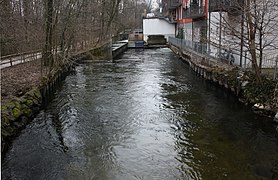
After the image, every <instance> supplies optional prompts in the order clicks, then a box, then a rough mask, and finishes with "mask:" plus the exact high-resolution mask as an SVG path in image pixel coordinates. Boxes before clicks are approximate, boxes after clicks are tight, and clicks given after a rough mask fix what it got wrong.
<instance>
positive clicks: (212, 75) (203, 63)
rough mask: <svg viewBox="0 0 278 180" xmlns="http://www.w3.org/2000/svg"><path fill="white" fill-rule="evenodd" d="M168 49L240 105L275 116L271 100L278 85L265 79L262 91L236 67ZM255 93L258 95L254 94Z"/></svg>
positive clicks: (251, 75) (173, 48)
mask: <svg viewBox="0 0 278 180" xmlns="http://www.w3.org/2000/svg"><path fill="white" fill-rule="evenodd" d="M170 48H171V49H172V50H173V52H174V53H175V54H177V55H179V57H180V58H181V59H182V60H183V61H185V62H187V63H188V64H189V65H190V67H191V68H192V69H193V70H194V71H195V72H196V74H197V75H199V76H201V77H202V78H205V79H206V80H209V81H211V82H213V83H215V84H217V85H219V86H220V87H223V88H224V89H226V90H228V91H230V92H231V93H234V94H235V95H236V96H237V97H238V99H239V101H241V102H243V103H245V104H246V105H250V106H251V107H252V109H253V110H254V112H256V113H258V114H261V115H264V116H268V117H271V118H272V117H274V116H275V114H276V116H278V115H277V112H278V107H277V102H275V98H274V97H273V92H274V90H275V83H277V82H274V81H272V80H268V79H264V82H263V86H262V87H264V88H261V87H260V86H258V85H257V84H256V83H254V81H253V80H254V79H255V78H254V77H253V74H252V72H248V71H242V70H241V69H240V68H239V67H237V66H230V65H228V64H224V63H221V62H217V61H216V60H214V59H207V57H206V56H203V55H200V54H198V53H194V52H193V51H191V50H183V51H180V49H179V48H177V47H175V46H173V45H170ZM273 86H274V87H273ZM272 90H273V91H272ZM258 91H259V92H258ZM257 92H258V94H256V93H257Z"/></svg>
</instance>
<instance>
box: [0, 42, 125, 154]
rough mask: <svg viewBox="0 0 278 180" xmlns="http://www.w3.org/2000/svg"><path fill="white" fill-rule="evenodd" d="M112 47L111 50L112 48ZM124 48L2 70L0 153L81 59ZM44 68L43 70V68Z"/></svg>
mask: <svg viewBox="0 0 278 180" xmlns="http://www.w3.org/2000/svg"><path fill="white" fill-rule="evenodd" d="M111 48H112V51H111ZM126 49H127V43H126V42H118V43H117V44H115V45H114V46H112V47H111V43H105V44H103V45H101V46H98V47H95V48H92V49H89V50H87V51H82V52H79V53H76V54H75V55H73V56H72V57H71V58H70V59H69V60H68V61H67V62H66V63H65V64H64V65H62V66H59V68H55V69H53V70H52V71H48V70H47V69H48V68H47V67H44V66H42V64H41V59H39V60H35V61H30V62H26V63H22V64H17V65H15V66H12V67H7V68H4V69H2V70H1V147H2V148H1V153H2V157H3V154H5V151H6V150H7V149H8V147H9V144H10V142H11V141H12V139H13V138H14V137H15V136H16V135H17V134H18V133H19V132H20V131H21V130H22V129H23V128H24V127H25V126H26V125H27V124H28V123H29V122H30V121H31V120H32V119H33V118H34V117H35V116H36V114H37V113H38V112H39V111H40V109H41V108H42V107H43V106H45V105H47V104H48V103H49V102H50V101H51V99H52V97H53V94H54V92H55V91H56V89H57V87H58V86H60V84H61V82H62V81H63V80H64V79H65V78H66V76H67V75H68V73H69V72H70V71H71V70H72V69H73V68H74V66H75V65H76V64H78V63H81V61H80V60H83V59H108V60H110V59H112V58H117V57H118V56H119V55H120V54H121V53H123V52H124V51H125V50H126ZM42 68H44V69H42Z"/></svg>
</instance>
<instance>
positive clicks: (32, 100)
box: [1, 88, 42, 152]
mask: <svg viewBox="0 0 278 180" xmlns="http://www.w3.org/2000/svg"><path fill="white" fill-rule="evenodd" d="M41 104H42V96H41V93H40V90H39V89H38V88H34V89H32V90H31V91H29V92H27V93H26V94H24V95H23V96H22V97H20V98H14V99H12V100H11V101H10V102H8V103H6V104H5V105H2V106H1V147H2V150H1V152H3V151H5V150H6V149H7V143H8V141H9V140H10V139H11V138H12V137H14V136H15V135H16V134H17V133H18V131H19V130H21V129H22V128H23V127H25V126H26V125H27V124H28V122H29V121H30V119H32V118H33V116H34V115H35V114H37V113H38V112H39V110H40V107H41Z"/></svg>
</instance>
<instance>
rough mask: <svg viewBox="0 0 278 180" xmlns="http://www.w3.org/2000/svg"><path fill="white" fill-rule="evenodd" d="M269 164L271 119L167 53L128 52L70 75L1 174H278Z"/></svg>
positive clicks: (274, 152) (275, 156)
mask: <svg viewBox="0 0 278 180" xmlns="http://www.w3.org/2000/svg"><path fill="white" fill-rule="evenodd" d="M275 163H276V164H278V146H277V137H275V129H274V126H273V125H272V124H271V122H270V121H269V120H266V119H262V118H260V117H257V116H255V115H254V114H253V113H252V112H251V111H250V110H249V109H248V108H247V107H244V106H242V105H241V104H239V103H238V102H237V101H236V100H235V98H234V97H233V96H232V95H229V94H227V93H225V92H223V91H222V90H220V89H218V88H216V87H214V86H212V85H210V84H208V83H206V82H205V81H203V80H201V79H199V78H198V77H196V76H195V75H194V73H193V72H192V71H191V70H190V69H189V67H188V66H187V65H186V64H184V63H182V62H181V61H180V60H179V59H177V58H176V57H175V56H174V55H173V53H172V52H171V51H170V50H169V49H157V50H145V51H136V50H129V51H127V52H126V53H125V54H124V55H123V57H122V58H121V59H119V60H117V61H116V62H115V63H112V62H107V61H98V62H94V63H91V64H82V65H80V66H78V67H77V68H76V73H75V74H72V75H70V76H68V77H67V79H66V81H65V83H64V85H63V87H62V88H61V90H60V91H59V92H58V93H57V94H56V96H55V99H54V101H53V102H52V103H51V104H50V105H49V106H48V107H47V109H46V110H44V111H41V112H40V114H39V115H38V116H37V117H36V118H35V119H34V121H33V122H32V123H31V124H30V125H28V127H27V128H26V129H25V130H23V132H22V133H21V135H20V136H19V137H18V138H17V139H16V140H15V141H14V143H13V145H12V147H11V149H10V151H9V152H8V154H7V157H6V158H5V159H4V161H3V162H2V178H3V179H119V180H122V179H128V180H129V179H224V178H228V179H256V178H266V179H271V178H273V179H275V172H276V173H277V167H276V169H275ZM276 166H277V165H276ZM276 175H277V174H276ZM276 178H277V176H276Z"/></svg>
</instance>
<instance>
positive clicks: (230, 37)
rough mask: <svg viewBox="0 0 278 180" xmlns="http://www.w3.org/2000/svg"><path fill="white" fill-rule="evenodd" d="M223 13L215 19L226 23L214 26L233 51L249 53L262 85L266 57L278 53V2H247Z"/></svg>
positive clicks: (225, 9)
mask: <svg viewBox="0 0 278 180" xmlns="http://www.w3.org/2000/svg"><path fill="white" fill-rule="evenodd" d="M224 6H225V5H224ZM222 10H223V11H222ZM222 10H221V11H220V12H219V13H220V14H221V16H220V17H215V19H218V20H217V22H222V23H217V22H213V23H212V25H213V26H215V27H217V30H216V31H220V32H222V33H223V34H224V35H223V36H222V37H221V38H222V39H224V40H225V42H226V44H228V45H229V46H230V47H231V48H234V49H235V50H237V51H238V49H239V47H241V52H242V51H243V50H246V51H247V52H248V54H249V55H250V60H251V62H252V69H253V71H254V73H255V75H256V80H257V82H258V83H261V68H262V63H263V56H264V55H265V54H266V53H268V52H269V51H271V50H275V49H277V40H278V30H277V24H278V13H277V10H278V6H277V2H276V1H275V0H263V1H257V0H245V1H244V3H235V2H234V3H233V6H231V7H222ZM223 14H224V15H223ZM218 34H219V33H218ZM241 56H242V53H241Z"/></svg>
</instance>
